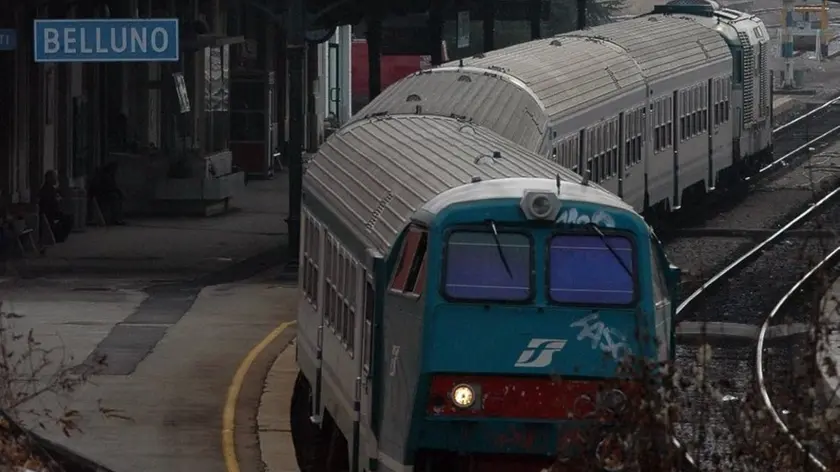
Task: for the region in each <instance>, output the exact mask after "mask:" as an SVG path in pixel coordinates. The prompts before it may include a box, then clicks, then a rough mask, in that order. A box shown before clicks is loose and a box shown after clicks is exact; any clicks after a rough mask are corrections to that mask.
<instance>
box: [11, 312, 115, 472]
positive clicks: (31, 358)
mask: <svg viewBox="0 0 840 472" xmlns="http://www.w3.org/2000/svg"><path fill="white" fill-rule="evenodd" d="M20 318H22V317H21V316H20V315H17V314H15V313H12V312H9V311H6V310H5V309H4V308H3V305H2V304H0V472H5V471H10V472H12V471H15V472H17V471H31V472H47V471H50V472H53V471H66V470H68V469H67V468H66V467H65V465H64V463H63V462H64V461H63V460H62V458H60V457H56V456H55V455H54V454H52V452H51V450H50V448H49V447H45V441H44V440H43V439H42V438H40V437H39V436H38V435H37V433H38V431H39V430H42V429H47V428H50V429H53V428H58V429H60V430H61V432H63V433H64V434H65V435H67V436H70V435H71V434H74V433H81V432H82V431H81V429H80V428H79V420H80V419H81V418H80V413H79V412H78V411H77V410H74V409H71V408H68V407H61V408H60V409H59V411H55V410H52V409H50V408H47V407H45V406H44V405H45V404H47V403H55V402H52V401H51V402H46V401H43V402H42V401H40V400H43V399H46V398H50V399H55V400H58V402H57V403H58V404H60V405H64V404H66V402H65V401H64V400H67V399H68V398H69V396H70V395H71V394H72V393H73V392H74V391H76V390H77V389H78V388H79V387H80V386H82V385H84V384H85V383H87V382H88V381H89V380H90V377H91V375H93V374H95V373H96V372H97V371H99V370H100V369H101V368H102V367H103V366H104V362H105V360H104V359H100V360H99V361H98V362H96V363H95V364H93V365H81V366H80V365H76V364H75V363H74V361H73V358H72V357H69V356H66V355H65V352H64V350H63V347H46V346H44V345H43V344H42V343H40V342H39V341H38V340H37V339H36V336H35V334H34V333H33V332H32V330H28V331H25V332H19V331H17V330H16V329H15V321H16V320H19V319H20ZM99 410H100V413H101V414H102V415H104V416H106V417H117V418H124V417H123V416H122V415H121V414H120V412H117V411H114V410H109V409H107V408H104V407H101V406H100V408H99ZM24 418H26V421H25V422H24Z"/></svg>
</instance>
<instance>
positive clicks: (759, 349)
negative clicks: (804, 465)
mask: <svg viewBox="0 0 840 472" xmlns="http://www.w3.org/2000/svg"><path fill="white" fill-rule="evenodd" d="M838 255H840V246H838V247H837V248H835V249H834V250H833V251H831V253H830V254H829V255H828V256H826V257H824V258H823V259H822V260H821V261H820V262H819V263H818V264H816V265H815V266H814V267H813V268H812V269H811V270H810V271H808V273H807V274H805V275H804V276H803V277H802V278H801V279H799V281H797V282H796V283H795V284H794V285H793V287H791V288H790V290H788V291H787V293H785V294H784V295H782V298H780V299H779V302H778V303H777V304H776V306H775V307H773V310H771V311H770V314H769V315H767V318H765V320H764V323H763V324H762V325H761V330H760V331H759V332H758V342H757V343H756V347H755V363H756V366H755V369H756V381H757V382H758V389H759V392H760V393H761V400H762V402H764V408H765V409H767V411H768V412H769V413H770V416H772V417H773V421H774V422H775V423H776V426H778V427H779V429H781V431H782V433H784V434H785V436H787V438H788V440H790V441H791V443H793V445H794V446H795V447H796V448H797V449H798V450H799V451H800V452H802V453H804V454H806V455H807V456H808V460H809V462H810V463H811V465H813V466H815V467H817V468H818V469H820V470H824V471H827V470H828V467H826V465H825V464H823V463H822V461H820V460H819V459H818V458H817V457H816V456H815V455H813V454H812V453H810V452H808V450H807V449H806V448H805V446H804V445H803V444H802V442H801V441H799V439H798V438H797V437H796V435H795V434H793V433H792V432H791V431H790V428H788V426H787V424H785V422H784V420H783V419H782V417H781V416H779V413H778V411H777V410H776V407H774V406H773V401H772V400H770V394H769V393H768V392H767V387H766V386H765V385H764V352H763V351H764V339H765V337H766V335H767V330H768V329H769V328H770V323H771V322H772V321H773V318H775V317H776V315H777V314H778V313H779V312H780V311H781V310H782V307H784V306H785V305H786V304H787V303H788V302H789V301H790V299H791V297H792V296H793V295H794V294H795V293H796V292H797V291H798V290H799V289H800V288H801V287H802V286H803V285H804V284H805V283H807V282H808V281H809V280H810V279H811V277H813V276H814V274H816V273H818V272H819V271H820V270H822V269H823V268H824V267H825V266H826V265H827V264H830V263H832V262H834V260H835V259H836V258H837V256H838Z"/></svg>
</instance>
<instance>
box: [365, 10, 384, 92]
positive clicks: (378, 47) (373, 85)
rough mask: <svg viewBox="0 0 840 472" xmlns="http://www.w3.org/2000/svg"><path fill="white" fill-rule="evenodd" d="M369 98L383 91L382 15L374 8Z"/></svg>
mask: <svg viewBox="0 0 840 472" xmlns="http://www.w3.org/2000/svg"><path fill="white" fill-rule="evenodd" d="M367 46H368V100H373V99H374V98H376V97H377V96H378V95H379V94H380V93H382V17H381V16H380V15H379V8H374V11H373V12H372V13H371V15H370V17H369V18H368V32H367Z"/></svg>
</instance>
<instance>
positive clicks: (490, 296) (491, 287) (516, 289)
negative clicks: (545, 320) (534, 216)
mask: <svg viewBox="0 0 840 472" xmlns="http://www.w3.org/2000/svg"><path fill="white" fill-rule="evenodd" d="M496 241H497V238H496V237H494V234H493V233H492V232H491V230H490V229H489V228H488V229H487V230H486V231H465V230H460V231H453V232H452V233H450V235H449V238H448V240H447V242H446V251H445V256H444V258H445V260H444V278H443V292H444V295H445V296H446V297H447V298H448V299H451V300H463V301H510V302H524V301H527V300H530V299H531V296H532V281H531V270H532V269H531V266H532V258H533V255H532V250H531V240H530V238H529V237H528V236H527V235H525V234H521V233H508V232H500V233H498V244H497V242H496ZM500 251H501V253H502V254H504V258H502V257H501V256H500V254H499V252H500ZM505 263H506V264H505Z"/></svg>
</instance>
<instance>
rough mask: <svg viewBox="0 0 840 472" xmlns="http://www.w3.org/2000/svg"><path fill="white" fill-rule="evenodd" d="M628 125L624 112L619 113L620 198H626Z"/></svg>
mask: <svg viewBox="0 0 840 472" xmlns="http://www.w3.org/2000/svg"><path fill="white" fill-rule="evenodd" d="M626 128H627V126H626V123H624V112H621V113H619V114H618V170H617V171H618V198H621V199H622V200H623V199H624V175H625V174H624V171H625V168H626V167H625V166H626V163H627V161H626V159H627V156H626V154H627V152H626V148H627V146H625V143H626V142H627V136H626V132H625V130H626Z"/></svg>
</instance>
